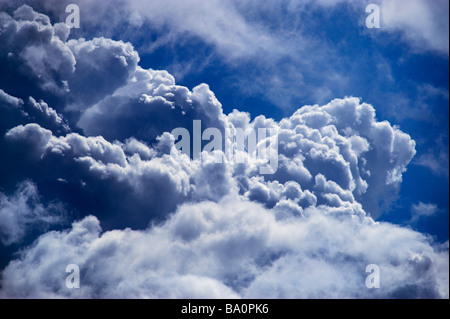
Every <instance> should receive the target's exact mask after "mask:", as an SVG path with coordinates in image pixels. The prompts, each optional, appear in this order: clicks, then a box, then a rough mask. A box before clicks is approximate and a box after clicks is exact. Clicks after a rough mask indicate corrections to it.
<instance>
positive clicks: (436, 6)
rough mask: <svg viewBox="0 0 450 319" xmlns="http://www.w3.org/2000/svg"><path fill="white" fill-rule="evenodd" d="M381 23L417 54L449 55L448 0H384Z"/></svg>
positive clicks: (382, 2)
mask: <svg viewBox="0 0 450 319" xmlns="http://www.w3.org/2000/svg"><path fill="white" fill-rule="evenodd" d="M381 5H382V23H383V27H386V28H387V29H388V30H389V31H390V32H399V33H400V34H401V35H402V37H403V38H404V39H405V40H406V41H407V42H408V43H409V44H410V45H411V46H412V47H413V48H414V49H415V50H417V51H419V52H423V51H431V52H437V53H439V54H444V55H447V56H448V53H449V51H448V50H449V42H448V41H449V40H448V39H449V31H448V30H449V22H448V21H449V20H448V14H447V12H448V9H449V3H448V1H445V0H437V1H425V0H414V1H408V3H407V4H406V3H405V2H404V1H401V0H389V1H386V0H383V1H381Z"/></svg>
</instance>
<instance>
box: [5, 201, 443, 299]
mask: <svg viewBox="0 0 450 319" xmlns="http://www.w3.org/2000/svg"><path fill="white" fill-rule="evenodd" d="M307 215H308V217H304V218H296V217H291V218H286V219H283V220H278V221H277V220H276V218H275V216H274V214H273V212H272V211H270V210H267V209H264V208H263V207H261V206H259V205H257V204H254V203H251V202H247V201H241V200H240V199H239V198H236V197H227V198H224V199H223V200H222V201H221V202H219V203H212V202H207V201H205V202H202V203H200V204H186V205H183V206H181V207H180V208H179V209H178V211H177V212H176V213H175V214H174V215H173V216H172V217H171V218H170V219H169V220H168V221H167V222H166V223H164V224H163V225H161V226H159V227H153V228H151V229H148V230H146V231H140V232H138V231H132V230H129V229H127V230H123V231H119V230H116V231H112V232H106V233H103V234H102V233H101V229H100V225H99V223H98V220H97V219H96V218H95V217H92V216H91V217H86V218H85V219H83V220H82V221H79V222H76V223H74V224H73V227H72V229H70V230H67V231H64V232H51V233H48V234H45V235H43V236H41V237H40V238H39V239H38V241H37V242H36V243H35V245H34V246H33V247H32V248H30V249H29V250H27V251H26V252H25V253H24V254H23V256H22V258H21V259H20V260H16V261H13V262H12V263H11V264H10V265H9V266H8V267H7V268H6V269H5V271H4V278H5V279H4V281H3V287H4V288H3V293H4V294H6V295H8V296H14V297H87V298H99V297H108V298H130V297H131V298H235V297H244V298H255V297H256V298H267V297H270V298H334V297H340V298H342V297H344V298H373V297H375V298H376V297H394V298H411V297H413V298H414V297H416V298H436V297H441V296H446V295H447V296H448V287H445V282H441V279H442V278H441V276H444V277H445V275H444V274H442V273H438V270H439V269H440V268H441V267H445V265H446V264H447V265H448V254H446V253H445V252H441V251H439V250H438V249H436V250H434V249H433V248H431V247H430V246H429V244H428V242H427V240H426V238H425V237H424V236H423V235H421V234H419V233H416V232H414V231H412V230H409V229H402V228H400V227H397V226H393V225H390V224H384V223H381V224H379V223H374V222H373V221H371V220H370V219H367V220H365V221H364V222H360V221H358V220H355V219H347V218H345V219H338V218H335V217H333V216H329V215H328V216H327V215H326V214H324V212H322V211H318V210H315V209H311V210H308V211H307ZM381 243H382V244H381ZM36 260H39V261H40V262H38V263H36ZM71 263H75V264H78V265H80V266H81V279H80V280H81V288H80V289H75V290H70V289H67V288H66V287H65V280H64V278H65V273H64V270H65V266H66V265H67V264H71ZM371 263H377V264H378V265H379V267H380V270H381V274H382V277H381V282H382V287H381V288H380V289H376V290H369V289H367V288H366V286H365V277H366V276H367V274H365V269H366V266H367V265H368V264H371Z"/></svg>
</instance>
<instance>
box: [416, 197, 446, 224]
mask: <svg viewBox="0 0 450 319" xmlns="http://www.w3.org/2000/svg"><path fill="white" fill-rule="evenodd" d="M437 212H439V208H438V207H437V205H435V204H425V203H422V202H419V203H418V204H413V205H412V206H411V215H412V217H411V221H410V222H411V223H415V222H417V221H418V220H419V219H420V218H422V217H430V216H433V215H435V214H436V213H437Z"/></svg>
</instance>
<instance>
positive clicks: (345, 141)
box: [0, 6, 448, 298]
mask: <svg viewBox="0 0 450 319" xmlns="http://www.w3.org/2000/svg"><path fill="white" fill-rule="evenodd" d="M0 18H1V19H2V24H0V27H1V28H2V29H0V30H1V31H3V30H6V31H7V32H6V31H5V32H2V33H1V36H3V37H4V38H5V42H1V44H0V54H1V55H0V66H1V67H2V70H3V66H4V65H5V66H7V67H9V69H8V68H7V69H5V70H7V72H8V74H11V75H12V76H11V78H10V82H8V83H9V84H6V82H5V83H3V82H1V83H0V84H1V85H2V86H1V87H2V89H0V112H1V115H2V116H1V117H0V124H1V134H2V136H1V139H0V148H1V152H2V158H1V159H0V164H2V165H0V173H1V176H2V180H1V182H0V186H1V187H4V188H5V192H4V194H2V197H0V198H1V202H0V203H1V206H0V207H1V208H2V210H1V215H0V217H1V218H2V220H3V219H5V220H7V221H8V222H5V223H3V224H2V226H0V234H2V236H3V238H4V239H2V242H3V244H4V245H5V244H9V243H12V242H17V241H20V239H21V238H22V237H24V236H26V232H27V231H28V228H29V227H28V225H32V224H34V223H35V222H39V221H42V220H43V221H46V222H48V220H47V218H49V216H54V214H53V213H52V211H53V210H52V206H51V205H50V204H44V203H41V202H40V198H38V197H37V193H38V192H39V193H42V194H44V195H45V196H43V198H45V201H51V200H59V201H61V202H64V203H66V204H67V205H68V206H70V207H71V212H72V215H71V216H70V219H71V221H75V222H74V224H73V226H72V228H71V229H67V230H60V231H53V232H48V233H46V234H43V235H41V236H39V237H38V238H36V241H35V243H34V244H33V245H32V246H30V247H29V248H27V249H25V250H24V251H23V253H22V254H21V255H20V257H19V258H17V259H15V260H12V261H11V262H10V263H9V265H8V266H7V267H6V268H5V269H4V270H3V272H2V282H1V287H2V291H1V292H0V294H1V296H4V297H95V298H98V297H190V298H193V297H194V298H195V297H199V298H201V297H245V298H247V297H281V298H294V297H316V298H317V297H325V298H329V297H433V298H434V297H446V296H448V287H447V288H446V286H445V282H447V283H448V272H447V273H445V272H443V271H442V269H445V268H446V267H447V269H448V247H447V248H446V247H435V246H433V244H432V243H431V242H430V240H429V239H428V238H427V237H425V236H424V235H422V234H420V233H417V232H414V231H412V230H409V229H405V228H401V227H399V226H393V225H390V224H387V223H376V222H374V220H373V219H372V217H374V218H375V217H377V216H379V215H380V214H381V213H382V212H384V211H386V210H387V209H388V208H389V206H390V204H391V203H392V201H393V200H394V199H395V197H396V194H397V192H398V190H399V187H400V184H401V181H402V174H403V173H404V172H405V171H406V167H407V165H408V163H409V162H410V161H411V159H412V158H413V156H414V155H415V142H414V141H413V140H412V139H411V138H410V136H409V135H408V134H406V133H404V132H402V131H401V130H400V129H399V128H398V127H396V126H392V125H391V124H390V123H389V122H387V121H384V122H380V121H378V119H377V118H376V114H375V110H374V108H373V107H372V106H371V105H369V104H366V103H362V102H361V100H360V99H358V98H353V97H347V98H344V99H336V100H333V101H331V102H330V103H328V104H326V105H323V106H319V105H314V106H304V107H302V108H300V109H299V110H297V111H296V112H294V114H293V115H292V116H290V117H287V118H284V119H282V120H281V121H275V120H273V119H270V118H266V117H265V116H258V117H256V118H254V119H253V120H251V118H250V115H249V114H247V113H244V112H239V111H238V110H235V111H233V112H232V113H230V114H228V115H226V114H224V113H223V110H222V105H221V104H220V102H219V101H218V100H217V99H216V97H215V95H214V93H213V92H212V91H211V90H210V89H209V87H208V86H207V85H206V84H201V85H199V86H197V87H195V88H194V89H193V90H189V89H188V88H186V87H182V86H179V85H177V84H176V83H175V80H174V78H173V76H172V75H170V74H169V73H168V72H166V71H156V70H152V69H149V70H145V69H143V68H141V67H140V66H139V65H138V62H139V55H138V53H137V52H136V51H135V50H134V48H133V47H132V45H131V44H129V43H124V42H121V41H113V40H111V39H106V38H94V39H92V40H84V39H78V40H74V39H73V40H68V41H67V39H68V30H66V29H65V28H64V27H63V26H61V25H53V26H52V25H51V24H50V22H49V20H48V17H46V16H44V15H41V14H38V13H36V12H34V11H33V10H32V9H31V8H30V7H27V6H24V7H21V8H19V9H18V10H17V11H16V12H15V13H14V14H13V17H11V16H9V15H7V14H4V13H2V15H1V16H0ZM27 30H28V31H27ZM27 32H30V33H29V36H30V37H32V38H35V37H42V41H38V42H33V41H26V37H27V34H28V33H27ZM27 43H28V45H29V47H28V46H27ZM12 49H14V50H15V51H14V50H13V51H14V52H13V51H11V50H12ZM37 51H42V52H43V53H42V54H39V55H38V54H37V53H36V52H37ZM9 52H13V55H10V54H9ZM26 52H29V53H28V54H27V53H26ZM49 54H50V56H49ZM53 55H55V59H56V60H57V61H59V62H58V65H57V66H56V65H54V66H53V67H52V68H46V67H45V65H46V64H48V63H49V62H48V61H50V60H48V59H50V57H52V58H53ZM10 57H17V58H15V59H14V60H13V61H12V62H11V61H9V60H8V58H10ZM2 72H3V71H2ZM5 72H6V71H5ZM5 74H6V73H5ZM24 79H26V80H27V81H29V83H31V84H25V85H23V86H20V85H19V83H28V82H22V81H24ZM20 87H22V88H25V89H26V90H23V89H22V90H18V88H20ZM28 89H29V90H28ZM63 93H64V94H63ZM35 94H36V96H35ZM46 98H47V99H49V101H48V102H46V101H45V99H46ZM53 104H54V105H53ZM53 106H54V108H53ZM3 115H4V116H3ZM66 118H68V119H69V120H66ZM193 120H201V121H202V126H203V129H205V128H208V127H216V128H218V129H219V130H221V131H224V130H225V129H227V130H230V131H235V130H236V129H239V128H241V129H243V130H251V129H254V130H257V129H260V128H268V129H269V128H271V129H275V131H276V132H277V133H276V138H277V140H278V154H279V156H278V169H277V171H276V173H275V174H273V175H265V176H262V175H260V174H259V168H260V167H261V165H264V163H263V162H255V163H254V162H248V163H240V164H239V163H224V164H217V163H214V162H213V161H212V156H207V155H205V158H204V160H203V161H200V160H193V159H192V158H190V157H188V156H186V155H184V154H182V153H181V152H180V151H177V149H176V147H175V143H176V140H175V137H174V136H172V135H171V133H170V132H171V131H172V130H173V129H175V128H178V127H181V128H186V129H188V130H189V131H190V130H191V128H192V125H193ZM228 142H232V141H228ZM223 152H227V150H223V151H217V154H218V155H222V156H224V157H226V155H227V154H222V153H223ZM3 154H5V155H4V156H3ZM28 179H31V180H33V182H34V184H31V183H30V182H25V184H21V186H19V190H17V191H16V192H15V193H14V191H15V189H16V188H15V187H16V186H17V185H16V183H17V181H22V180H28ZM24 185H25V186H24ZM43 201H44V199H43ZM30 203H31V204H30ZM3 207H6V208H5V210H3ZM16 227H17V228H19V229H21V230H22V232H21V233H20V232H19V233H18V234H19V235H20V236H18V237H13V236H12V235H11V231H12V229H13V228H16ZM102 228H103V229H105V230H106V231H105V232H102ZM446 260H447V263H446ZM73 263H74V264H78V265H79V266H80V267H81V269H82V288H81V289H80V290H75V291H72V290H68V289H67V288H66V287H65V276H66V273H65V272H64V271H65V267H66V266H67V265H68V264H73ZM368 264H377V265H379V266H380V268H381V271H382V276H383V279H382V282H383V288H382V289H380V290H375V291H373V290H368V289H367V288H366V287H365V284H364V282H365V276H366V274H365V273H364V271H365V267H366V266H367V265H368ZM447 286H448V285H447Z"/></svg>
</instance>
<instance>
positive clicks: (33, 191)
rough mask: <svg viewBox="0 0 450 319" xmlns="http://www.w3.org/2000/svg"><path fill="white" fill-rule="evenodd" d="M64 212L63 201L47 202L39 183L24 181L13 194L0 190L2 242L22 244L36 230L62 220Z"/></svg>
mask: <svg viewBox="0 0 450 319" xmlns="http://www.w3.org/2000/svg"><path fill="white" fill-rule="evenodd" d="M64 215H65V208H64V207H63V206H62V205H61V203H57V202H54V203H50V204H49V205H45V204H43V203H42V202H41V199H40V196H39V194H38V190H37V188H36V185H35V184H33V183H32V182H30V181H25V182H22V183H21V184H19V186H18V187H17V190H16V192H15V193H14V194H12V195H11V196H7V195H6V194H4V193H1V192H0V241H1V243H2V244H3V245H6V246H9V245H12V244H18V243H20V242H21V241H22V240H23V239H24V237H25V236H26V235H27V233H28V232H29V231H31V230H32V229H40V231H45V230H46V229H47V228H48V227H49V226H50V225H53V224H60V223H62V222H63V220H64Z"/></svg>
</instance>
